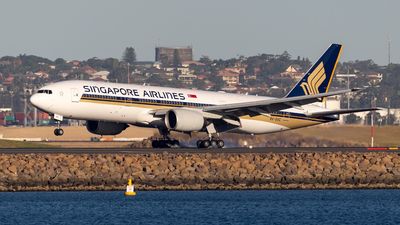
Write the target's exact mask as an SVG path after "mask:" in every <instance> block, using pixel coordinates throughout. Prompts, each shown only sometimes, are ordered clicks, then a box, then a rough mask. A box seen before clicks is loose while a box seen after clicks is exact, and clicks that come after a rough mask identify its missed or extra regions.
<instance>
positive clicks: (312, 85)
mask: <svg viewBox="0 0 400 225" xmlns="http://www.w3.org/2000/svg"><path fill="white" fill-rule="evenodd" d="M325 79H326V74H325V69H324V64H323V62H321V63H320V64H319V65H318V66H317V67H316V68H315V70H314V71H313V72H312V73H311V75H310V76H308V78H307V82H303V83H301V84H300V87H301V88H303V91H304V94H305V95H315V94H319V86H321V84H322V83H323V82H324V80H325Z"/></svg>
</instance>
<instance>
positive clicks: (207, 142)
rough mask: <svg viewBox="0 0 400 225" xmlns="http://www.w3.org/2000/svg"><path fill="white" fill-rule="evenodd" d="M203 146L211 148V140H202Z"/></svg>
mask: <svg viewBox="0 0 400 225" xmlns="http://www.w3.org/2000/svg"><path fill="white" fill-rule="evenodd" d="M201 146H202V147H203V148H209V147H210V146H211V141H209V140H204V141H202V143H201Z"/></svg>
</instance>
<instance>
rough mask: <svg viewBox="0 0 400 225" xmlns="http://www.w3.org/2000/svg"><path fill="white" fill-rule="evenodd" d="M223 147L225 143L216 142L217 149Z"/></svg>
mask: <svg viewBox="0 0 400 225" xmlns="http://www.w3.org/2000/svg"><path fill="white" fill-rule="evenodd" d="M224 146H225V143H224V141H223V140H218V141H217V147H218V148H223V147H224Z"/></svg>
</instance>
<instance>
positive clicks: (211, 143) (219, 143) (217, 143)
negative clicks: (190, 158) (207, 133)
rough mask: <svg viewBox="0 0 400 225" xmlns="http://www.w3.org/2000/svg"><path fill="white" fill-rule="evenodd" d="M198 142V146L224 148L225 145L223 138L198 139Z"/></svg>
mask: <svg viewBox="0 0 400 225" xmlns="http://www.w3.org/2000/svg"><path fill="white" fill-rule="evenodd" d="M196 144H197V148H223V147H224V146H225V143H224V141H223V140H221V139H214V138H212V139H211V140H209V139H206V140H198V141H197V143H196Z"/></svg>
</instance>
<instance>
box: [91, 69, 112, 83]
mask: <svg viewBox="0 0 400 225" xmlns="http://www.w3.org/2000/svg"><path fill="white" fill-rule="evenodd" d="M109 74H110V72H108V71H107V70H101V71H98V72H96V73H94V74H91V75H90V79H91V80H95V81H108V75H109Z"/></svg>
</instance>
